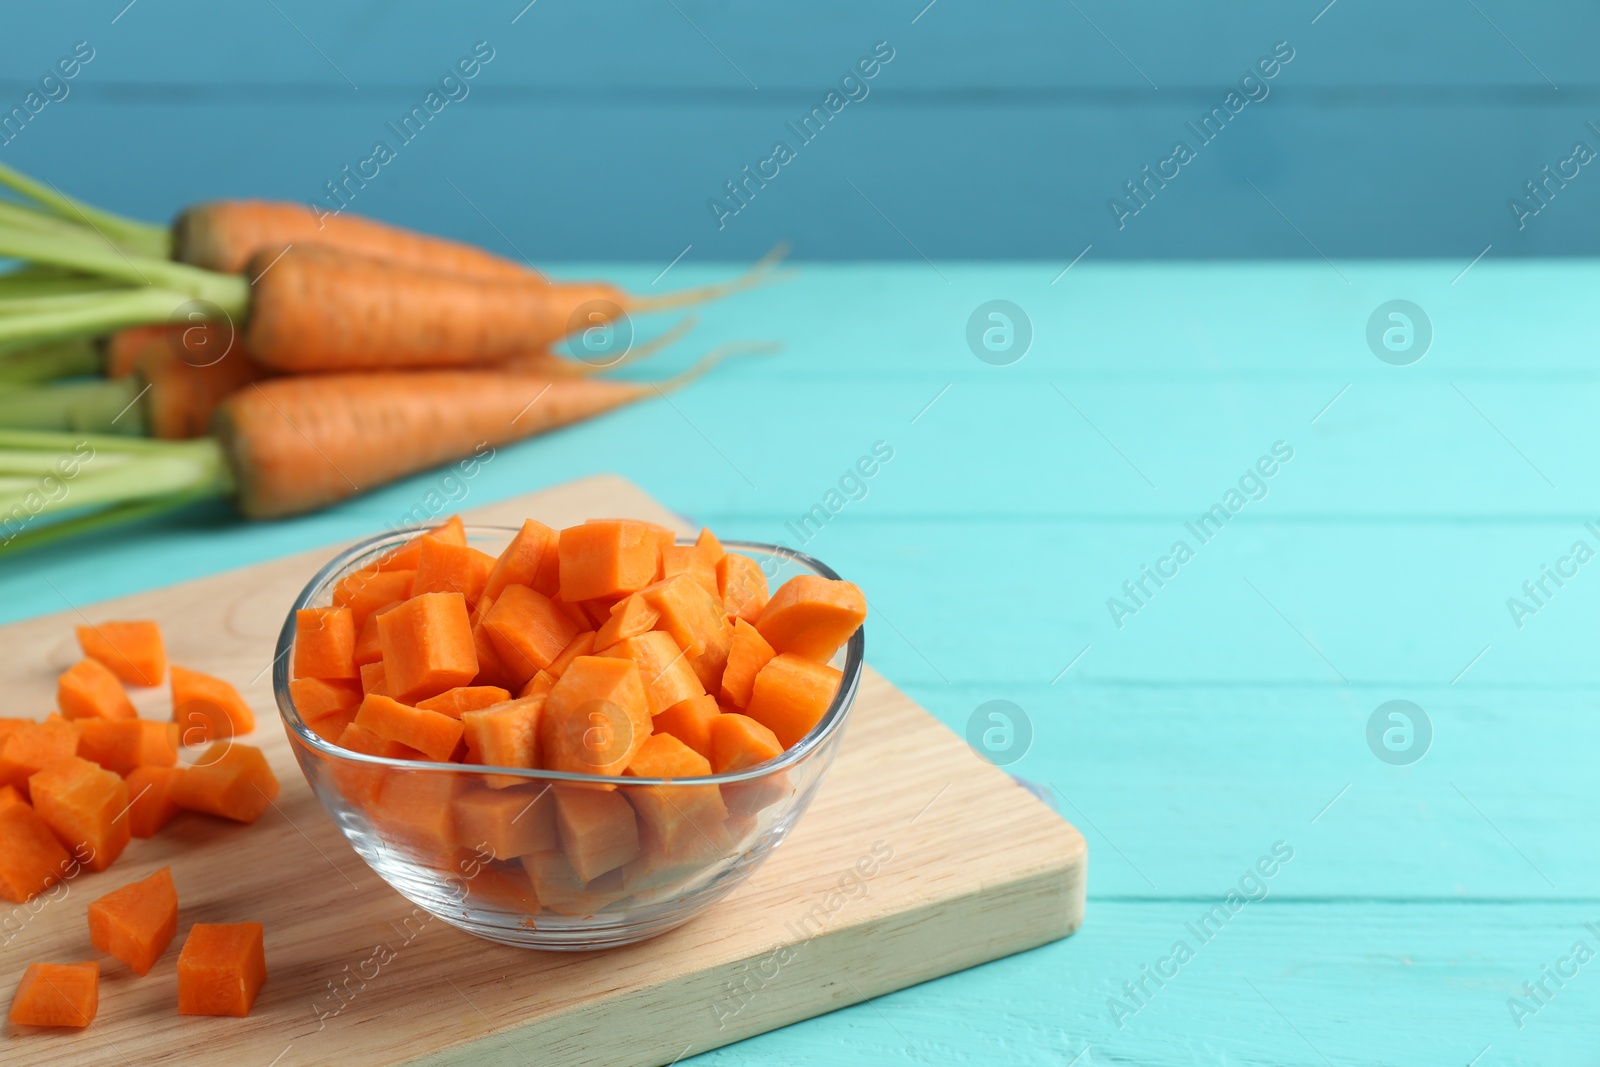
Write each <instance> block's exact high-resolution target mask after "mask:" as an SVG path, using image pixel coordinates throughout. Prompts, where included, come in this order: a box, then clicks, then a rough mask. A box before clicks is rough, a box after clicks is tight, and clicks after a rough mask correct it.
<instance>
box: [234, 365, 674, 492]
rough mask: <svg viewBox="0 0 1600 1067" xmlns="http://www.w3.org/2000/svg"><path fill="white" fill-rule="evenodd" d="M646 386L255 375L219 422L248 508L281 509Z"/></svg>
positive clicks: (472, 449) (549, 425) (569, 416)
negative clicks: (262, 377)
mask: <svg viewBox="0 0 1600 1067" xmlns="http://www.w3.org/2000/svg"><path fill="white" fill-rule="evenodd" d="M649 395H654V392H653V390H651V389H650V388H649V387H648V386H641V385H638V384H635V383H631V382H615V381H599V380H592V379H591V380H576V379H551V378H542V377H538V376H533V375H522V374H514V373H502V372H496V371H419V372H413V373H402V372H374V373H368V374H330V375H322V376H315V377H292V378H276V379H273V380H271V381H265V382H257V383H255V384H254V385H251V386H248V387H246V388H245V389H242V390H240V391H239V392H237V393H235V394H233V395H232V396H231V397H229V398H228V399H227V400H225V401H223V402H222V404H221V405H220V406H219V407H218V409H217V419H216V421H215V424H214V425H215V427H216V429H217V432H218V435H219V436H220V438H221V440H222V444H223V447H224V449H225V450H226V452H227V455H228V459H229V463H230V465H231V466H232V468H233V474H234V478H235V481H236V483H237V485H238V504H239V508H240V510H241V511H243V512H244V513H245V514H246V515H248V516H249V517H251V518H256V519H265V518H281V517H283V516H286V515H296V514H299V513H301V512H305V511H311V510H313V509H315V508H319V507H323V506H324V505H327V504H331V503H333V502H335V501H338V500H344V499H346V498H348V497H351V496H354V495H355V494H356V493H358V492H365V491H366V490H368V489H371V488H373V487H375V486H379V485H383V484H385V483H386V482H391V481H394V480H395V479H396V478H401V477H404V476H406V475H408V474H414V473H416V472H417V471H421V470H427V469H428V468H430V467H436V466H438V465H439V464H441V463H445V462H448V461H451V460H455V459H458V458H460V457H463V456H467V457H473V456H476V457H478V458H484V457H488V456H492V455H493V449H494V447H495V446H497V445H501V444H505V443H506V442H508V441H514V440H519V439H521V438H524V437H530V436H532V435H534V434H537V433H541V432H543V431H545V430H549V429H553V428H555V427H558V426H565V425H568V424H570V423H574V422H578V421H581V420H583V419H586V418H589V417H591V416H594V415H598V414H600V413H602V412H605V411H609V410H611V409H613V408H617V407H621V406H622V405H624V404H628V403H631V402H632V401H635V400H639V399H641V398H643V397H645V396H649ZM468 462H470V460H469V461H468Z"/></svg>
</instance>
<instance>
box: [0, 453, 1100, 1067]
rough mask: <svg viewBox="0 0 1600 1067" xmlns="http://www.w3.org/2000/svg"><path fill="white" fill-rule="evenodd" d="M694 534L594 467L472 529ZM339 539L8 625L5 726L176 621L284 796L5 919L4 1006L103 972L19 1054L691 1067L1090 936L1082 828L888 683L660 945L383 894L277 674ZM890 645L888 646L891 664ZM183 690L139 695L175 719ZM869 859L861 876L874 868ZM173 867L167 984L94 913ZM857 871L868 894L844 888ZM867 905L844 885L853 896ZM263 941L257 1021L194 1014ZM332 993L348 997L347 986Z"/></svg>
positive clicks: (40, 1058)
mask: <svg viewBox="0 0 1600 1067" xmlns="http://www.w3.org/2000/svg"><path fill="white" fill-rule="evenodd" d="M599 515H607V516H613V515H629V516H635V517H639V518H644V519H650V520H653V521H656V522H661V523H666V524H668V525H671V526H674V527H677V528H680V529H683V528H685V527H684V523H683V521H682V519H680V518H678V517H677V516H675V515H673V514H672V513H671V512H669V511H667V510H666V509H665V508H663V507H661V505H659V504H657V503H655V502H654V501H652V500H651V499H650V498H649V497H647V496H646V495H645V494H644V493H643V492H641V491H640V490H639V489H638V488H636V487H635V486H633V485H631V484H630V483H628V482H625V481H623V480H621V479H618V478H612V477H597V478H588V479H585V480H583V481H579V482H574V483H571V484H568V485H564V486H560V487H557V488H554V489H550V490H547V491H545V492H541V493H536V494H532V495H529V496H525V497H521V498H517V499H514V500H507V501H504V502H501V503H498V504H494V505H491V506H488V507H484V508H480V509H478V510H476V511H473V512H471V513H469V514H468V515H467V518H468V519H469V521H477V522H486V523H508V524H514V523H518V522H520V521H521V519H523V518H525V517H527V516H534V517H537V518H539V519H541V520H543V521H545V522H548V523H550V524H552V525H555V526H564V525H570V524H572V523H575V522H580V521H582V520H583V519H586V518H589V517H593V516H599ZM333 552H334V549H333V548H331V547H330V548H329V549H325V550H320V551H317V552H313V553H308V554H304V555H300V556H294V557H291V558H288V559H281V560H276V561H273V562H268V563H261V564H257V565H255V566H252V567H247V568H244V569H243V570H237V571H232V572H229V573H226V574H219V575H214V576H212V577H209V578H204V579H200V580H198V581H193V582H187V583H184V584H183V585H178V586H172V587H170V588H166V589H158V590H154V591H151V592H146V593H140V594H137V595H135V596H130V597H126V598H123V599H120V600H111V601H106V602H104V603H101V604H94V605H79V606H78V607H76V608H74V609H73V610H69V611H64V612H60V613H58V614H56V615H50V616H45V617H42V618H36V619H30V620H28V621H26V622H21V623H16V624H14V625H10V626H6V627H3V628H0V656H3V657H4V659H3V673H0V677H4V679H5V687H6V691H7V696H8V697H9V700H8V702H7V703H8V706H7V710H6V714H9V715H23V714H27V713H29V712H33V713H36V714H37V715H39V716H40V717H42V716H43V715H44V714H45V712H46V711H47V710H48V709H49V708H51V707H52V706H53V700H54V684H55V683H54V678H55V673H56V672H57V671H59V670H61V669H63V668H65V667H67V666H68V665H70V664H71V663H72V662H73V661H74V660H76V659H77V658H78V651H77V647H76V644H75V641H74V637H73V632H72V628H73V626H74V625H76V624H78V623H81V622H83V621H85V620H86V619H87V620H93V621H101V620H104V619H111V618H154V619H157V620H159V621H160V622H161V624H162V626H163V627H164V629H165V631H166V634H167V640H168V650H169V654H170V656H171V658H172V660H173V662H175V663H179V664H182V665H184V666H188V667H192V668H195V669H197V670H202V671H206V672H208V673H212V674H216V675H219V676H221V677H223V678H226V679H228V680H230V681H232V682H234V683H235V684H236V685H238V686H239V687H240V690H241V691H242V692H243V693H244V694H245V696H246V698H247V699H248V700H249V701H250V703H251V705H252V706H253V707H254V708H255V711H256V715H257V716H258V718H259V719H260V728H259V729H258V730H257V731H256V735H255V736H254V737H252V738H250V739H249V740H250V741H252V743H256V744H259V745H260V746H261V747H262V748H263V749H264V750H265V751H266V753H267V756H268V758H269V759H270V760H271V763H272V767H273V770H274V771H276V773H277V774H278V777H279V778H280V779H281V780H282V782H283V786H284V788H283V795H282V796H281V797H280V798H279V800H278V802H277V809H276V810H275V811H270V812H268V813H267V814H266V815H265V816H264V817H263V818H262V819H261V821H260V822H258V823H256V824H255V825H254V826H248V827H238V826H232V825H223V824H221V823H218V822H215V821H212V820H209V819H206V818H204V817H201V816H195V815H183V816H180V817H179V818H178V819H177V820H176V821H174V822H173V823H172V825H171V826H169V827H168V828H167V829H166V830H165V831H163V832H162V834H160V835H159V836H157V837H155V838H153V839H151V840H148V841H140V840H137V839H136V840H135V841H134V842H133V844H132V845H131V846H130V847H129V848H128V850H127V851H126V852H125V853H124V854H123V856H122V858H121V859H120V860H119V861H118V862H117V863H116V865H114V866H113V867H112V868H111V869H110V870H109V871H106V872H104V873H101V874H84V875H80V876H79V877H78V878H77V879H75V880H73V881H72V882H69V883H67V884H66V886H65V889H64V890H60V889H58V890H57V891H56V897H55V899H53V900H52V899H47V898H46V897H40V898H36V899H35V900H34V901H33V902H32V904H30V905H26V906H21V907H16V908H14V909H12V910H11V911H9V912H7V911H0V998H3V1002H9V997H10V995H11V991H12V990H13V989H14V988H15V987H16V983H17V981H18V979H19V978H20V977H21V975H22V972H23V970H24V968H25V967H26V966H27V964H29V963H30V962H35V961H54V962H72V961H78V960H99V961H100V963H101V965H102V968H103V971H102V978H101V986H100V1014H99V1017H98V1018H97V1019H96V1020H95V1022H94V1024H93V1025H92V1026H90V1027H89V1028H88V1029H87V1030H84V1031H59V1032H56V1031H47V1032H41V1031H32V1030H29V1031H27V1032H23V1031H20V1030H19V1029H18V1028H17V1027H13V1026H11V1024H10V1023H6V1024H5V1027H6V1035H5V1040H4V1041H3V1042H0V1061H3V1062H4V1063H6V1064H15V1065H22V1064H40V1065H45V1064H48V1065H50V1067H68V1065H77V1064H85V1065H87V1064H97V1065H98V1064H123V1063H126V1064H130V1065H132V1064H138V1065H140V1067H143V1065H146V1064H169V1063H226V1064H234V1065H238V1067H269V1065H270V1067H299V1065H312V1064H319V1065H320V1064H331V1063H337V1064H340V1065H341V1067H363V1065H368V1064H372V1065H380V1064H381V1065H389V1064H398V1063H407V1064H429V1065H434V1064H465V1063H471V1064H474V1065H484V1067H491V1065H492V1067H498V1065H507V1067H511V1065H529V1064H535V1063H537V1064H540V1065H548V1064H596V1065H602V1064H603V1065H615V1064H657V1065H659V1064H670V1063H672V1062H674V1061H676V1060H678V1059H681V1058H685V1057H687V1056H690V1055H693V1054H695V1053H699V1052H704V1051H706V1050H707V1049H711V1048H715V1047H717V1046H719V1045H724V1044H727V1043H729V1042H731V1041H737V1040H739V1039H741V1038H745V1037H749V1036H751V1035H753V1034H758V1033H761V1032H763V1031H766V1030H771V1029H774V1028H776V1027H779V1026H784V1025H787V1024H789V1023H792V1022H796V1021H798V1020H800V1019H805V1018H808V1017H810V1016H813V1015H819V1014H821V1013H823V1012H827V1011H832V1010H833V1009H835V1008H840V1007H844V1006H846V1005H849V1004H854V1003H856V1002H858V1001H861V1000H866V999H868V998H871V997H875V996H879V995H881V994H883V993H887V992H890V991H892V990H895V989H900V988H903V987H905V986H908V985H912V984H914V983H917V982H922V981H925V980H927V979H929V978H935V977H937V976H939V975H943V974H948V973H950V972H952V971H957V970H961V969H962V968H965V967H971V966H973V965H974V964H978V963H982V962H984V961H986V960H992V959H995V958H997V957H1000V956H1005V955H1008V954H1010V953H1013V952H1020V951H1022V950H1023V949H1027V948H1032V947H1034V946H1037V945H1041V944H1044V943H1046V942H1048V941H1053V940H1055V939H1057V938H1060V937H1064V936H1066V935H1068V934H1070V933H1072V932H1073V931H1074V930H1076V929H1077V927H1078V925H1079V923H1080V922H1081V921H1082V918H1083V904H1084V878H1085V871H1086V863H1087V849H1086V847H1085V844H1084V840H1083V837H1082V835H1080V834H1079V833H1078V831H1077V830H1075V829H1074V828H1073V827H1072V826H1070V825H1069V824H1067V823H1066V822H1064V821H1063V820H1062V819H1061V818H1060V817H1059V816H1057V815H1056V814H1055V813H1054V812H1052V811H1050V810H1049V809H1048V808H1047V807H1045V806H1044V805H1043V804H1041V803H1040V802H1039V801H1038V800H1037V799H1035V798H1034V797H1033V796H1032V795H1031V794H1030V793H1028V792H1027V791H1026V790H1025V789H1023V788H1021V787H1020V786H1018V785H1017V784H1016V783H1015V782H1014V781H1013V780H1012V779H1011V778H1010V777H1009V776H1007V775H1006V774H1004V773H1003V772H1001V771H999V770H997V769H996V768H994V767H992V766H990V765H989V764H988V763H987V762H985V761H983V760H981V759H979V758H978V757H977V756H975V755H974V754H973V753H972V752H971V751H970V750H969V749H968V748H967V746H966V744H965V743H964V742H963V741H962V740H961V739H960V738H958V737H957V736H956V735H955V734H953V733H952V732H950V731H949V730H948V729H946V728H945V727H944V726H943V725H941V724H940V723H939V722H938V721H937V720H935V719H934V718H933V717H932V716H931V715H929V714H928V713H927V712H925V711H923V710H922V709H921V708H919V707H917V706H916V705H915V704H913V703H912V702H911V700H910V699H909V698H907V697H906V696H905V694H903V693H901V692H900V691H899V690H897V689H895V688H894V687H893V686H892V685H890V684H889V683H888V682H887V681H885V680H884V679H883V678H882V677H881V676H879V675H878V674H876V673H874V672H873V671H871V670H870V669H869V670H868V671H867V672H866V674H865V676H864V677H863V679H862V684H861V692H860V696H859V698H858V700H857V703H856V707H855V709H854V710H853V711H852V712H851V721H850V723H849V728H848V733H847V735H846V737H845V739H844V742H843V745H842V749H841V751H840V754H839V756H838V759H837V761H836V762H835V764H834V766H833V769H832V770H831V771H830V772H829V775H828V777H827V779H826V780H825V782H824V783H823V786H822V789H821V790H820V792H819V793H818V795H817V797H816V799H815V801H814V802H813V803H812V805H811V808H810V810H809V811H808V812H807V813H806V815H805V816H804V817H803V818H802V819H801V820H800V823H799V825H798V827H797V828H796V829H795V831H794V832H793V834H792V836H791V837H790V838H789V840H788V841H786V842H785V843H784V844H783V846H782V847H781V848H779V849H778V850H777V851H776V852H775V853H774V854H773V855H772V856H771V857H770V858H769V859H768V860H767V862H766V863H765V864H764V865H762V866H761V867H759V868H757V870H756V871H755V873H754V874H753V876H752V877H751V878H750V879H749V880H748V881H747V882H746V883H745V884H744V885H743V886H741V887H740V888H738V889H737V890H735V891H734V892H733V894H732V895H730V896H729V897H727V898H726V899H724V900H723V901H721V902H720V903H718V904H716V905H715V906H713V908H712V909H711V910H710V911H709V912H707V913H706V914H704V915H702V916H701V917H699V918H698V919H695V920H693V921H691V922H690V923H688V924H687V925H685V926H682V927H680V928H678V929H677V930H674V931H672V932H670V933H667V934H665V935H663V936H661V937H658V938H656V939H654V940H652V941H647V942H644V943H643V944H639V945H633V946H629V947H626V948H620V949H613V950H611V951H609V952H593V953H543V952H533V951H529V950H526V949H515V948H507V947H503V946H500V945H496V944H492V943H490V942H488V941H483V940H480V939H478V938H475V937H472V936H470V935H468V934H465V933H463V932H461V931H459V930H457V929H455V928H454V927H451V926H449V925H447V924H446V923H444V922H443V921H441V920H438V919H433V918H431V917H429V916H428V915H427V914H426V913H424V912H422V911H421V910H419V909H414V908H413V907H412V905H411V904H410V902H409V901H407V900H405V899H404V898H402V897H401V896H399V895H398V894H397V893H395V892H394V891H393V890H391V889H390V888H388V886H386V885H385V884H384V883H383V882H381V881H380V880H379V879H378V877H377V876H376V875H375V874H373V873H372V872H371V871H369V870H368V869H367V867H366V865H365V864H364V863H363V862H362V861H361V860H360V858H359V857H357V856H356V854H355V853H354V852H353V851H352V850H351V848H350V847H349V845H347V844H346V843H345V841H344V839H343V837H342V836H341V835H340V834H339V832H338V830H337V829H335V827H334V825H333V823H332V821H331V820H330V819H329V818H328V816H327V815H326V814H325V813H324V812H323V810H322V808H321V806H320V805H319V804H318V803H317V801H316V799H315V798H314V797H313V796H312V794H311V791H310V789H309V788H308V787H307V785H306V783H305V779H304V778H303V777H302V776H301V774H300V770H299V767H298V766H297V765H296V763H295V760H294V757H293V755H292V753H291V752H290V748H289V743H288V740H287V738H286V737H285V735H284V733H283V729H282V725H281V721H280V720H279V718H278V713H277V710H276V705H275V704H274V702H273V698H272V690H271V685H270V682H269V679H268V676H267V667H268V665H269V661H270V659H271V656H272V648H273V642H274V640H275V639H276V636H277V632H278V628H279V626H280V625H281V624H282V622H283V617H284V614H285V612H286V611H287V609H288V607H289V605H290V603H291V602H292V600H293V598H294V596H295V595H296V594H297V593H298V592H299V590H300V588H301V587H302V586H303V585H304V584H305V582H306V581H307V579H308V578H309V577H310V576H311V575H312V573H313V572H314V571H315V570H316V569H317V568H318V567H319V566H320V565H321V564H322V563H324V562H326V561H327V559H328V558H330V557H331V555H332V554H333ZM869 652H870V649H869ZM166 701H167V694H166V692H165V690H162V689H158V690H152V691H149V692H147V693H139V694H136V695H135V703H136V704H138V705H139V707H140V711H141V714H143V715H145V716H147V717H151V718H157V717H165V716H166V715H167V714H168V705H167V702H166ZM862 860H866V861H867V862H866V863H865V864H864V865H862V866H861V867H859V868H858V861H862ZM168 864H170V865H171V866H172V869H173V877H174V880H175V881H176V882H177V885H178V892H179V899H180V912H179V930H178V938H177V939H176V940H175V941H174V942H173V945H172V947H171V948H169V949H168V950H167V953H166V955H165V956H163V958H162V960H161V962H160V963H158V964H157V965H156V968H155V969H154V970H153V971H152V972H151V973H150V974H149V976H147V977H145V978H136V977H134V976H133V975H132V974H131V973H130V972H129V971H128V970H127V968H126V967H124V966H122V965H121V964H119V963H117V962H116V961H114V960H110V959H109V958H105V957H101V956H100V955H99V954H98V953H97V952H95V951H94V950H93V948H91V946H90V945H89V938H88V927H87V923H86V920H85V916H84V908H85V906H86V905H87V904H88V902H89V901H90V900H92V899H94V898H95V897H97V896H99V895H101V894H102V893H105V892H108V891H110V890H111V889H114V888H116V887H118V886H121V885H124V884H126V883H127V882H131V881H134V880H136V879H139V878H143V877H145V876H146V875H148V874H149V873H150V872H152V871H154V870H156V869H157V868H159V867H162V866H165V865H168ZM852 870H863V871H864V870H871V871H872V872H873V873H872V874H871V875H870V877H862V876H861V875H860V874H859V873H858V874H856V875H855V876H854V878H853V879H852V877H851V876H849V875H847V874H846V872H848V871H852ZM841 886H842V887H844V888H841ZM245 920H254V921H260V922H263V923H265V924H266V953H267V969H268V980H267V985H266V987H265V988H264V989H263V990H262V992H261V995H260V997H259V999H258V1000H257V1001H256V1005H255V1010H254V1012H253V1013H252V1014H251V1016H250V1017H249V1018H248V1019H209V1018H189V1017H182V1016H179V1015H178V1014H177V1010H176V1005H177V975H176V968H175V961H176V958H177V954H178V948H179V946H180V944H181V941H182V938H183V937H184V935H185V933H186V931H187V929H188V927H189V925H190V924H191V923H195V922H239V921H245ZM336 990H337V991H336Z"/></svg>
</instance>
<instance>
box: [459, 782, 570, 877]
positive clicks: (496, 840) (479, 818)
mask: <svg viewBox="0 0 1600 1067" xmlns="http://www.w3.org/2000/svg"><path fill="white" fill-rule="evenodd" d="M549 789H550V787H549V786H548V785H547V784H545V783H543V782H528V781H523V782H522V788H520V789H469V790H467V791H466V792H464V793H462V794H461V796H460V797H458V798H457V799H456V802H455V815H456V841H457V843H458V844H460V845H461V846H462V847H463V848H472V849H477V850H479V851H480V852H481V851H484V850H487V851H488V852H489V853H490V854H491V855H492V856H494V858H495V859H501V860H511V859H517V858H518V857H520V856H526V855H528V854H530V853H533V852H544V851H547V850H549V849H553V848H555V847H556V820H555V813H556V805H555V797H554V795H552V794H551V793H550V792H549Z"/></svg>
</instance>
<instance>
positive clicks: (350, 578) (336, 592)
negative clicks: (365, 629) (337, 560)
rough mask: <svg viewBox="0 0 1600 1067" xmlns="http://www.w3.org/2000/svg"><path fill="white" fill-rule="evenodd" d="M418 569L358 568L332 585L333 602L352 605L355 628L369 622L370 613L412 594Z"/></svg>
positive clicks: (351, 610)
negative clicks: (374, 569)
mask: <svg viewBox="0 0 1600 1067" xmlns="http://www.w3.org/2000/svg"><path fill="white" fill-rule="evenodd" d="M416 576H417V572H416V571H415V570H401V571H370V570H363V571H357V572H356V573H354V574H351V575H347V576H345V577H344V578H343V579H341V580H340V582H339V584H338V585H336V586H334V587H333V602H334V603H335V604H337V605H338V606H340V607H345V608H349V609H350V614H351V615H352V616H353V617H354V619H355V624H356V632H357V633H359V632H360V631H361V627H362V626H363V625H364V624H365V623H366V621H367V616H369V615H371V614H372V613H373V612H375V611H377V610H378V609H379V608H382V607H386V606H388V605H390V604H393V603H395V602H396V601H399V600H404V599H406V598H407V597H409V596H410V595H411V583H412V581H413V580H415V578H416Z"/></svg>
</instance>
